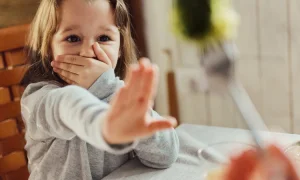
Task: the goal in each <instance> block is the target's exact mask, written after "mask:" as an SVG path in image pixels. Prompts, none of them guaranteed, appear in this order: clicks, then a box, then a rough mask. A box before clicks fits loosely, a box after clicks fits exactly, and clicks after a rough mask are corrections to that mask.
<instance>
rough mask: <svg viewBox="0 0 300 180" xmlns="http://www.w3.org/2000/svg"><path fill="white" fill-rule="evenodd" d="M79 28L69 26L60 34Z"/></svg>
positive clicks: (77, 26)
mask: <svg viewBox="0 0 300 180" xmlns="http://www.w3.org/2000/svg"><path fill="white" fill-rule="evenodd" d="M79 27H80V26H79V25H70V26H67V27H65V28H64V29H63V30H62V33H66V32H68V31H72V30H74V29H78V28H79Z"/></svg>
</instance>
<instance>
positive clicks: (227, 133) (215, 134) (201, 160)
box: [104, 124, 300, 180]
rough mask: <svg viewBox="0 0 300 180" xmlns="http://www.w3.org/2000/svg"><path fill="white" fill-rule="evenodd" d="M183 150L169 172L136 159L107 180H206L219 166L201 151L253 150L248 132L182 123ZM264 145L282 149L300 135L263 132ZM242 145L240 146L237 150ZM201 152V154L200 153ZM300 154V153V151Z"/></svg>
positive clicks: (179, 133)
mask: <svg viewBox="0 0 300 180" xmlns="http://www.w3.org/2000/svg"><path fill="white" fill-rule="evenodd" d="M175 130H176V132H177V135H178V138H179V143H180V150H179V155H178V158H177V160H176V162H175V163H174V164H173V165H172V166H171V167H169V168H166V169H153V168H149V167H146V166H144V165H143V164H142V163H141V162H140V161H139V159H138V158H133V159H132V160H130V161H128V162H127V163H125V164H124V165H122V166H121V167H120V168H118V169H117V170H116V171H114V172H112V173H111V174H109V175H108V176H106V177H105V178H104V180H169V179H170V180H202V179H203V180H205V179H206V177H207V175H208V172H210V171H212V170H214V169H217V168H219V167H220V164H218V163H215V162H212V161H210V160H209V159H207V158H205V156H201V153H199V152H201V150H205V149H206V148H207V147H213V148H214V149H215V150H216V151H218V152H220V153H223V155H227V156H229V155H230V156H231V155H232V154H230V153H236V152H237V150H238V149H240V150H241V151H242V148H241V147H245V149H247V148H251V147H254V141H253V139H252V136H251V134H250V132H249V131H248V130H245V129H238V128H224V127H214V126H202V125H194V124H182V125H180V126H178V127H177V128H176V129H175ZM261 134H262V138H263V139H264V142H271V141H274V142H276V143H278V144H279V145H280V147H282V148H283V149H286V148H288V147H289V146H291V145H292V144H294V143H296V142H299V141H300V135H297V134H288V133H276V132H262V133H261ZM238 146H239V147H238ZM199 150H200V151H199ZM299 153H300V152H299Z"/></svg>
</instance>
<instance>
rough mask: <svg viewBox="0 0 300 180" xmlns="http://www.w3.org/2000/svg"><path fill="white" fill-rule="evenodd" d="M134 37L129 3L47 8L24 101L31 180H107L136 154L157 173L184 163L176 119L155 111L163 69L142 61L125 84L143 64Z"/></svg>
mask: <svg viewBox="0 0 300 180" xmlns="http://www.w3.org/2000/svg"><path fill="white" fill-rule="evenodd" d="M130 33H131V32H130V20H129V14H128V12H127V9H126V6H125V4H124V2H123V0H42V1H41V4H40V7H39V9H38V12H37V14H36V17H35V19H34V21H33V23H32V28H31V30H30V34H29V37H28V47H27V49H26V50H27V52H28V57H29V60H30V61H31V65H30V67H29V70H28V71H27V73H26V75H25V77H24V79H23V85H25V86H27V88H26V90H25V92H24V95H23V97H22V101H21V107H22V116H23V119H24V121H25V124H26V140H27V144H26V147H25V148H26V150H27V153H28V164H29V170H30V172H31V175H30V179H36V180H37V179H42V180H47V179H49V180H52V179H62V180H92V179H101V178H103V177H104V176H106V175H107V174H109V173H111V172H112V171H114V170H116V169H117V168H118V167H120V166H121V165H122V164H124V163H125V162H126V161H128V160H129V158H130V157H129V156H130V154H131V153H132V152H134V153H135V154H136V156H137V157H138V158H139V160H140V161H141V162H142V163H143V164H145V165H146V166H149V167H153V168H167V167H169V166H170V165H171V164H172V163H173V162H174V161H175V160H176V158H177V155H178V151H179V142H178V138H177V135H176V133H175V130H174V129H173V128H172V126H174V125H175V122H174V119H172V118H169V119H168V118H162V117H160V116H159V115H158V114H157V113H155V112H154V111H152V110H151V109H150V108H149V104H151V103H150V102H151V101H152V99H153V96H154V94H155V89H156V84H157V82H156V78H155V76H156V73H157V71H156V68H155V67H154V66H152V65H151V64H150V63H149V61H148V60H141V61H140V62H141V63H140V64H139V65H135V66H132V67H131V68H130V70H129V73H128V74H127V76H126V80H125V85H124V82H123V81H122V80H120V79H124V78H125V74H126V69H128V68H127V66H128V64H129V63H131V62H133V61H135V60H136V56H135V46H134V43H133V40H132V37H131V34H130ZM118 77H120V79H119V78H118ZM116 92H117V93H116ZM115 93H116V94H115ZM113 94H115V95H114V98H113V99H112V95H113ZM108 103H109V104H108ZM161 130H164V131H161Z"/></svg>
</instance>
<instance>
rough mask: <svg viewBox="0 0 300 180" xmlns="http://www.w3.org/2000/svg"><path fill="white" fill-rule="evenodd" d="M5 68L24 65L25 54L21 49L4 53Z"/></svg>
mask: <svg viewBox="0 0 300 180" xmlns="http://www.w3.org/2000/svg"><path fill="white" fill-rule="evenodd" d="M4 57H5V58H4V59H5V62H6V66H17V65H23V64H25V61H26V58H25V52H24V50H23V48H22V49H17V50H13V51H7V52H5V53H4Z"/></svg>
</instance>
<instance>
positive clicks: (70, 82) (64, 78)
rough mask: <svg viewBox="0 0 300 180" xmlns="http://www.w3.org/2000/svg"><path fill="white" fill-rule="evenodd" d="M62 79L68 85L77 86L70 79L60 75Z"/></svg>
mask: <svg viewBox="0 0 300 180" xmlns="http://www.w3.org/2000/svg"><path fill="white" fill-rule="evenodd" d="M60 77H61V78H62V80H64V81H65V82H66V83H68V84H72V85H77V83H76V82H74V81H71V80H70V79H68V78H66V77H64V76H62V75H60Z"/></svg>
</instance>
